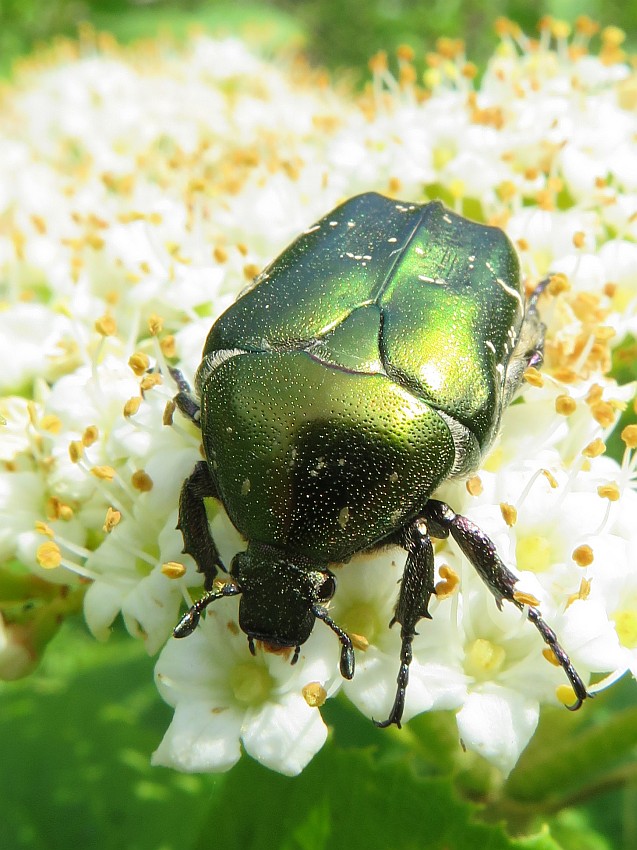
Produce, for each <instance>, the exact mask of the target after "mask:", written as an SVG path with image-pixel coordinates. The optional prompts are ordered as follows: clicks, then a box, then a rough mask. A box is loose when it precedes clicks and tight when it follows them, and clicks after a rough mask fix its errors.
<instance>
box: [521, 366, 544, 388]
mask: <svg viewBox="0 0 637 850" xmlns="http://www.w3.org/2000/svg"><path fill="white" fill-rule="evenodd" d="M524 380H525V381H526V382H527V384H530V385H531V386H532V387H543V386H544V375H543V374H542V373H541V372H540V370H539V369H536V368H535V366H529V367H528V368H526V369H525V370H524Z"/></svg>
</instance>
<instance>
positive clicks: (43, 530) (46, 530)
mask: <svg viewBox="0 0 637 850" xmlns="http://www.w3.org/2000/svg"><path fill="white" fill-rule="evenodd" d="M35 530H36V531H37V532H38V534H44V536H45V537H50V538H51V540H53V538H54V537H55V533H54V531H53V529H52V528H51V526H50V525H48V524H47V523H46V522H42V520H39V519H38V520H36V522H35Z"/></svg>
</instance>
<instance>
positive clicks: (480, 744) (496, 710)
mask: <svg viewBox="0 0 637 850" xmlns="http://www.w3.org/2000/svg"><path fill="white" fill-rule="evenodd" d="M539 713H540V706H539V703H538V702H537V701H536V700H533V699H529V698H528V697H524V696H523V695H522V694H519V693H516V692H515V691H513V690H510V689H509V688H503V687H500V686H498V685H488V686H486V685H485V686H484V687H483V688H481V689H479V690H475V691H473V692H472V693H471V694H470V695H469V697H468V699H467V701H466V702H465V704H464V706H463V707H462V708H461V709H460V711H459V712H458V714H457V715H456V719H457V721H458V731H459V733H460V737H461V738H462V741H463V743H464V745H465V746H466V747H467V749H469V750H473V751H474V752H477V753H480V755H482V756H484V758H486V759H487V761H490V762H491V764H494V765H496V767H499V768H500V770H501V771H502V772H503V773H504V774H505V775H506V774H508V773H510V771H511V770H512V769H513V767H514V766H515V763H516V762H517V760H518V758H519V757H520V753H521V752H522V750H523V749H524V748H525V747H526V745H527V744H528V742H529V740H530V738H531V735H532V734H533V732H534V731H535V727H536V726H537V721H538V718H539Z"/></svg>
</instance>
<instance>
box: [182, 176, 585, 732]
mask: <svg viewBox="0 0 637 850" xmlns="http://www.w3.org/2000/svg"><path fill="white" fill-rule="evenodd" d="M541 288H542V285H540V287H538V289H537V290H536V291H535V293H534V294H533V295H532V297H531V298H530V300H529V302H528V303H527V304H526V309H525V303H524V297H523V289H522V285H521V282H520V272H519V265H518V260H517V256H516V253H515V251H514V249H513V247H512V245H511V243H510V242H509V240H508V239H507V237H506V236H505V235H504V233H503V232H502V231H501V230H499V229H498V228H495V227H488V226H486V225H483V224H477V223H475V222H471V221H468V220H467V219H464V218H462V217H460V216H458V215H456V214H454V213H452V212H450V211H448V210H446V209H445V208H444V207H443V206H442V205H441V204H440V203H437V202H432V203H428V204H423V205H419V204H412V203H400V202H396V201H393V200H390V199H388V198H384V197H382V196H381V195H378V194H375V193H368V194H364V195H359V196H357V197H355V198H352V199H351V200H349V201H347V202H346V203H344V204H342V205H341V206H339V207H337V208H336V209H335V210H334V211H333V212H331V213H329V214H328V215H327V216H325V218H323V219H321V221H319V222H318V223H317V224H315V225H314V226H313V227H310V228H308V229H307V230H306V231H305V232H304V233H303V234H302V235H301V236H299V238H298V239H297V240H296V241H295V242H294V243H293V244H292V245H291V246H290V247H289V248H288V249H287V250H286V251H284V252H283V254H281V256H280V257H279V258H278V259H276V260H275V261H274V262H273V263H272V264H271V265H270V266H269V267H268V268H267V269H266V271H264V272H263V273H262V274H261V275H260V276H259V277H258V278H257V280H256V282H255V285H254V286H253V287H252V288H250V289H249V290H248V291H247V292H245V293H243V294H242V295H241V296H240V297H239V299H238V300H237V301H236V302H235V303H234V304H233V305H232V306H231V307H230V308H229V309H228V310H226V312H225V313H224V314H223V315H222V316H221V317H220V318H219V319H218V320H217V321H216V322H215V324H214V325H213V327H212V329H211V331H210V333H209V335H208V339H207V341H206V344H205V347H204V351H203V360H202V363H201V366H200V367H199V370H198V372H197V376H196V396H195V395H193V394H192V393H191V392H190V389H189V387H188V385H187V384H186V383H185V381H184V380H183V378H182V377H181V375H180V373H178V372H176V371H175V372H174V373H173V374H174V377H175V378H176V380H177V382H178V384H179V390H180V391H179V393H178V394H177V396H176V398H175V401H176V404H177V406H178V407H179V408H180V410H181V411H182V412H183V413H184V414H185V415H186V416H188V417H190V418H191V419H192V420H193V421H194V422H195V423H196V424H197V425H199V427H200V428H201V433H202V440H203V446H204V450H205V456H206V460H205V461H200V462H199V463H197V464H196V466H195V468H194V470H193V472H192V474H191V475H190V476H189V477H188V478H187V479H186V481H185V482H184V485H183V489H182V492H181V498H180V503H179V528H180V529H181V531H182V534H183V538H184V543H185V547H184V552H187V553H189V554H191V555H192V557H193V558H194V559H195V561H196V563H197V566H198V568H199V570H200V572H202V573H203V575H204V577H205V582H204V583H205V589H206V593H205V594H204V596H203V597H202V598H201V599H199V600H198V601H197V602H196V603H195V604H194V605H193V606H192V607H191V608H190V610H189V611H188V612H187V613H186V614H185V616H184V617H183V618H182V620H181V621H180V622H179V624H178V625H177V627H176V628H175V636H176V637H184V636H186V635H188V634H190V633H191V632H192V631H193V630H194V628H195V627H196V625H197V623H198V621H199V617H200V614H201V612H202V611H203V610H204V608H206V606H207V605H209V604H210V603H211V602H213V601H215V600H217V599H220V598H222V597H224V596H231V595H235V594H241V600H240V607H239V624H240V626H241V628H242V629H243V631H244V632H245V633H246V634H247V636H248V641H249V645H250V649H251V650H252V651H253V652H254V641H255V640H260V641H263V642H264V643H265V644H266V645H269V646H274V647H291V648H292V647H293V648H294V656H293V662H294V661H295V660H296V658H297V657H298V653H299V649H300V646H301V644H303V643H304V642H305V641H306V640H307V638H308V637H309V635H310V632H311V631H312V628H313V626H314V623H315V621H316V619H317V618H318V619H320V620H323V621H324V622H325V623H327V625H328V626H330V628H332V629H333V630H334V632H335V633H336V635H337V636H338V638H339V640H340V641H341V644H342V649H341V662H340V669H341V673H342V675H343V676H344V677H346V678H348V679H351V678H352V676H353V675H354V652H353V648H352V643H351V640H350V638H349V636H348V635H347V633H346V632H345V631H344V630H343V629H341V628H340V627H339V626H338V625H337V624H336V623H335V622H334V621H333V620H332V619H331V618H330V616H329V614H328V612H327V609H326V607H325V603H326V602H328V601H329V599H331V597H332V596H333V594H334V592H335V590H336V581H335V578H334V575H333V574H332V572H331V571H330V569H329V565H330V564H334V563H339V562H343V561H346V560H347V559H349V558H350V557H351V556H352V555H353V554H354V553H356V552H360V551H364V550H373V549H376V548H378V547H382V546H386V545H388V544H394V545H399V546H402V547H403V548H404V549H405V550H406V552H407V560H406V565H405V569H404V574H403V578H402V582H401V585H400V591H399V595H398V601H397V603H396V608H395V613H394V618H393V620H392V623H391V624H390V625H393V624H394V623H399V624H400V627H401V639H402V648H401V654H400V668H399V672H398V680H397V684H398V686H397V691H396V697H395V700H394V705H393V708H392V709H391V712H390V714H389V717H388V718H387V719H386V720H385V721H383V722H381V723H378V724H377V725H379V726H387V725H389V724H391V723H395V724H397V725H400V720H401V717H402V713H403V708H404V702H405V690H406V687H407V682H408V678H409V664H410V662H411V644H412V640H413V637H414V634H415V627H416V624H417V622H418V621H419V620H420V619H421V618H423V617H429V616H430V615H429V613H428V604H429V600H430V598H431V595H432V593H434V592H435V591H434V558H433V548H432V543H431V539H430V535H431V536H434V537H437V538H446V537H448V536H449V534H451V536H452V538H453V539H454V540H455V541H456V543H457V544H458V546H459V547H460V549H461V550H462V551H463V552H464V554H465V555H466V556H467V558H468V559H469V560H470V561H471V563H472V564H473V566H474V567H475V568H476V570H477V571H478V573H479V574H480V576H481V577H482V579H483V580H484V581H485V583H486V584H487V586H488V587H489V589H490V590H491V592H492V593H493V595H494V596H495V599H496V602H497V604H498V606H501V604H502V600H504V599H508V600H509V601H511V602H512V603H513V604H514V605H517V607H518V608H521V609H523V610H525V611H526V613H527V616H528V618H529V620H531V622H532V623H533V624H534V625H535V626H536V628H537V629H538V631H539V632H540V634H541V636H542V638H543V639H544V641H545V642H546V643H547V644H548V646H549V647H550V649H551V650H552V651H553V653H554V655H555V657H556V659H557V660H558V661H559V663H560V664H561V666H562V667H563V668H564V671H565V672H566V675H567V676H568V678H569V680H570V682H571V685H572V687H573V690H574V692H575V697H576V701H575V704H574V705H573V706H571V707H572V708H579V706H580V705H581V704H582V702H583V700H584V699H585V698H586V697H587V696H588V693H587V691H586V687H585V685H584V683H583V681H582V680H581V678H580V677H579V675H578V674H577V672H576V671H575V669H574V668H573V666H572V664H571V662H570V660H569V658H568V656H567V655H566V653H565V652H564V650H563V649H562V648H561V646H560V645H559V643H558V642H557V638H556V635H555V634H554V632H553V631H552V630H551V629H550V628H549V626H548V625H547V624H546V623H545V622H544V620H543V619H542V617H541V615H540V612H539V611H538V610H537V608H535V607H533V606H527V605H524V604H523V602H522V601H521V600H520V598H519V597H518V598H516V595H515V589H514V588H515V583H516V577H515V575H514V574H513V573H512V572H511V571H509V570H508V569H507V567H506V566H505V565H504V564H503V563H502V561H501V560H500V558H499V556H498V554H497V552H496V549H495V546H494V545H493V543H492V542H491V540H490V539H489V538H488V537H487V536H486V535H485V534H484V533H483V532H481V531H480V529H479V528H478V527H477V526H475V525H474V524H473V523H472V522H471V521H470V520H468V519H467V518H465V517H463V516H460V515H457V514H455V513H454V512H453V511H452V510H451V508H450V507H449V506H448V505H446V504H445V503H443V502H441V501H438V500H435V499H431V498H430V496H431V494H432V493H433V492H434V491H435V489H436V488H437V487H438V486H439V485H440V484H441V483H442V482H444V481H446V480H447V479H449V478H451V477H455V476H466V475H468V474H469V473H470V472H472V471H473V470H475V469H476V467H477V466H478V465H479V463H480V461H481V459H482V458H483V456H484V454H485V453H486V451H487V450H488V448H489V447H490V445H491V443H492V441H493V439H494V437H495V435H496V433H497V431H498V427H499V424H500V418H501V414H502V411H503V410H504V408H505V407H506V406H507V405H508V404H509V402H510V401H511V400H512V398H513V396H514V394H515V391H516V390H517V388H518V387H519V385H520V383H521V381H522V379H523V372H524V370H525V369H526V367H527V366H529V365H536V366H537V365H539V364H540V363H541V361H542V348H543V333H544V328H543V325H542V323H541V322H540V319H539V317H538V312H537V300H538V297H539V293H540V291H541ZM207 497H215V498H217V499H220V500H221V502H222V503H223V505H224V506H225V508H226V510H227V512H228V514H229V516H230V519H231V520H232V522H233V523H234V525H235V526H236V528H237V529H238V530H239V532H240V533H241V534H242V535H243V536H244V537H245V538H246V539H247V541H248V548H247V550H246V551H245V552H241V553H240V554H238V555H236V556H235V557H234V559H233V560H232V563H231V565H230V571H229V572H230V575H229V579H230V580H229V581H228V582H227V583H226V584H224V585H223V586H222V587H221V588H220V589H216V590H213V589H212V585H213V580H214V578H215V577H216V575H217V573H218V571H219V570H223V571H224V572H225V571H226V567H225V566H224V565H223V564H222V563H221V561H220V558H219V554H218V551H217V548H216V546H215V542H214V540H213V538H212V536H211V533H210V528H209V525H208V519H207V516H206V510H205V506H204V499H205V498H207Z"/></svg>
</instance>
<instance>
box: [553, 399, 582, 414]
mask: <svg viewBox="0 0 637 850" xmlns="http://www.w3.org/2000/svg"><path fill="white" fill-rule="evenodd" d="M576 409H577V402H576V401H575V399H574V398H572V397H571V396H570V395H558V397H557V398H556V399H555V410H556V412H557V413H559V414H560V416H571V415H572V414H573V413H575V410H576Z"/></svg>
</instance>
